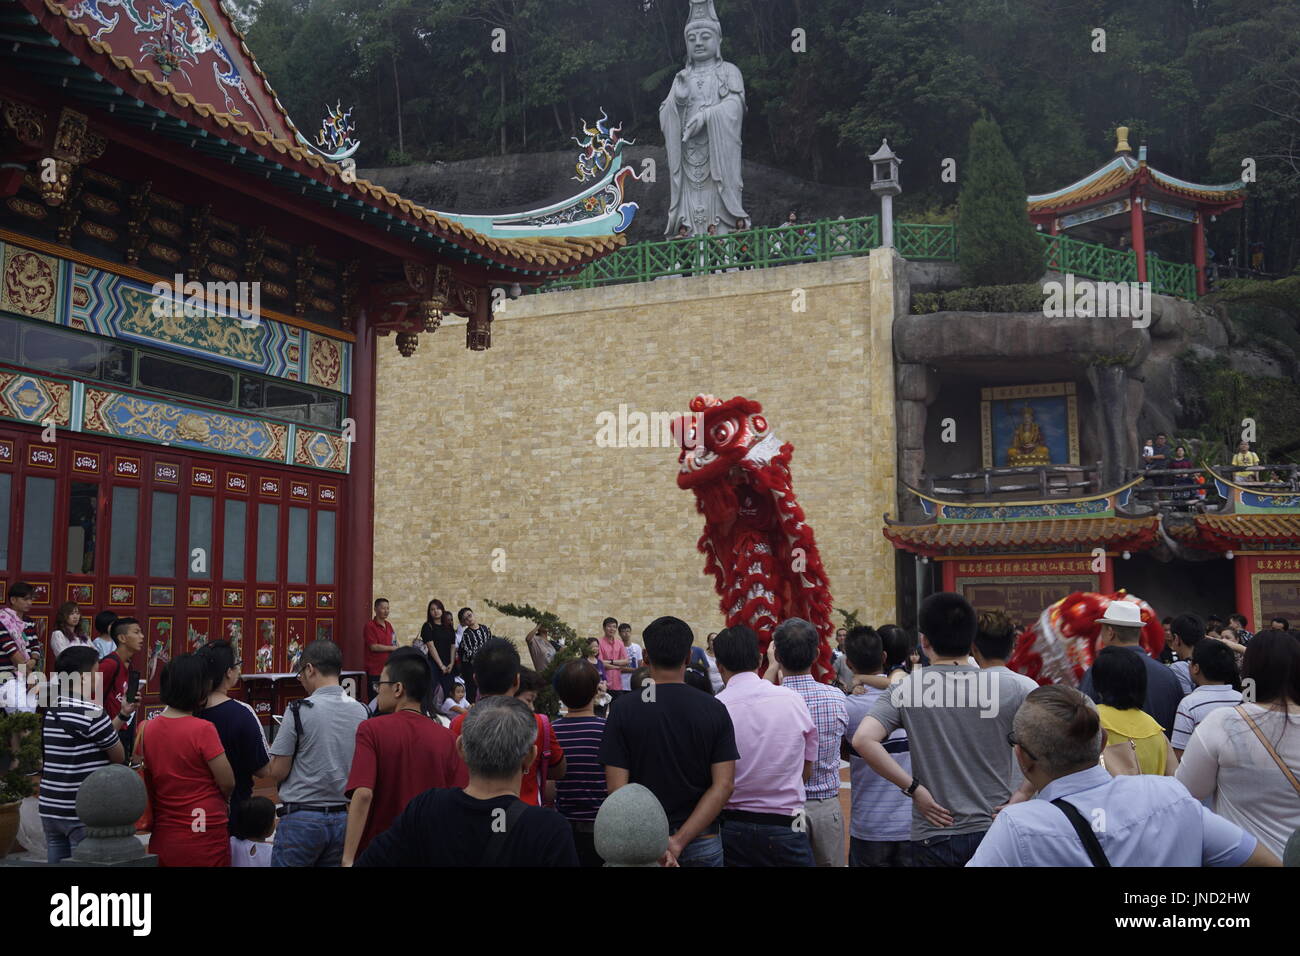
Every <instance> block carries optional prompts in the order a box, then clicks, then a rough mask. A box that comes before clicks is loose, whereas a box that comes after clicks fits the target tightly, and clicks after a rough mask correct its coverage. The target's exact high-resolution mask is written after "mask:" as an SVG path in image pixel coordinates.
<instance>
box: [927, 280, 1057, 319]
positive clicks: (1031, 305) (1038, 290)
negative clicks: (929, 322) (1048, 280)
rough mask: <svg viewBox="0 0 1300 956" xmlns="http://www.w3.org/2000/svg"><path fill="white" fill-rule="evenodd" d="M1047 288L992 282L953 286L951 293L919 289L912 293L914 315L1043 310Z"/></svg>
mask: <svg viewBox="0 0 1300 956" xmlns="http://www.w3.org/2000/svg"><path fill="white" fill-rule="evenodd" d="M1042 311H1043V289H1042V287H1041V286H1039V285H1038V284H1037V283H1033V282H1029V283H1024V284H1021V285H992V286H977V287H973V288H964V289H953V290H951V291H949V292H917V293H914V294H913V295H912V314H913V315H926V314H927V313H930V312H1042Z"/></svg>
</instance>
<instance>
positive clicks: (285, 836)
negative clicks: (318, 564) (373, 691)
mask: <svg viewBox="0 0 1300 956" xmlns="http://www.w3.org/2000/svg"><path fill="white" fill-rule="evenodd" d="M342 670H343V653H342V652H341V651H340V650H339V647H338V645H337V644H335V643H334V642H333V641H313V642H312V643H311V644H308V645H307V647H306V649H305V650H304V651H303V652H302V657H301V658H300V660H299V670H298V679H299V680H300V681H302V685H303V687H305V688H306V690H307V693H308V695H309V696H308V697H307V698H306V699H305V700H302V701H295V702H294V704H295V705H296V706H297V709H298V715H297V719H296V720H295V718H294V715H293V713H292V712H291V713H288V714H285V716H284V722H283V723H282V724H281V725H280V729H279V731H278V732H277V733H276V735H275V740H274V741H272V742H271V778H272V779H273V780H274V781H275V782H276V784H277V785H278V787H279V792H280V800H281V801H282V803H283V804H284V805H283V806H282V807H281V808H280V814H281V819H280V825H279V827H278V828H277V830H276V833H275V847H274V849H272V851H271V865H272V866H338V865H339V864H340V862H341V861H342V859H343V839H344V837H345V836H346V834H347V825H348V799H347V797H346V796H344V790H345V788H346V785H347V781H348V771H349V770H350V769H351V768H352V751H353V749H354V748H355V747H356V742H357V727H358V725H360V723H361V722H362V721H363V720H365V719H366V717H367V715H368V714H367V711H366V708H365V705H364V704H362V703H361V702H360V701H358V700H357V699H356V698H354V697H351V696H349V695H348V694H347V693H346V692H345V691H344V690H343V687H342V686H341V685H340V684H339V674H340V673H341V672H342ZM300 723H301V728H302V732H301V735H300V734H299V732H298V731H299V724H300Z"/></svg>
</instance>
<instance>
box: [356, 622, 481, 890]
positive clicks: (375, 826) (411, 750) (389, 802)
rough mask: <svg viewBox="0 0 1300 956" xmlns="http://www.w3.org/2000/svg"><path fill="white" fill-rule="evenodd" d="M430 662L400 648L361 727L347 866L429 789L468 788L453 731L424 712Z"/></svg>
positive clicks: (415, 653)
mask: <svg viewBox="0 0 1300 956" xmlns="http://www.w3.org/2000/svg"><path fill="white" fill-rule="evenodd" d="M432 680H433V678H432V674H431V673H430V670H429V662H428V659H427V658H425V657H423V656H422V655H421V654H420V653H419V652H418V651H415V650H412V649H410V648H402V649H400V650H399V651H397V652H396V653H394V654H393V655H392V656H391V657H389V659H388V663H387V664H386V665H384V669H383V671H382V674H381V678H380V681H379V701H378V710H379V713H380V714H381V715H383V716H380V717H375V718H373V719H371V720H363V721H362V722H361V723H360V724H359V725H358V726H357V744H356V749H355V750H354V751H353V754H352V770H351V772H350V773H349V774H348V782H347V786H346V788H345V792H346V793H347V795H348V797H349V803H348V829H347V836H346V837H345V838H344V841H343V865H344V866H351V865H352V862H353V861H354V860H355V859H356V858H357V856H358V855H359V854H360V853H361V852H362V851H364V850H365V848H366V847H367V846H369V845H370V841H371V840H373V839H374V838H375V837H376V836H378V835H379V834H380V833H383V832H384V831H385V830H387V829H388V827H389V826H390V825H391V824H392V822H393V821H394V820H395V819H397V815H398V814H400V813H401V812H402V810H403V809H405V807H406V805H407V804H408V803H410V802H411V800H413V799H414V798H415V797H417V796H419V795H420V794H422V793H424V791H426V790H433V789H446V788H455V787H464V786H467V785H468V784H469V772H468V771H467V770H466V768H465V762H464V761H463V760H461V758H460V754H459V753H457V752H456V738H455V737H454V736H453V735H452V733H451V731H449V730H447V729H446V728H445V727H443V726H442V724H440V723H438V721H437V720H436V719H435V718H433V717H429V716H426V715H425V714H424V712H423V709H422V705H421V701H423V700H424V698H425V696H426V695H427V694H428V693H429V690H430V688H431V687H432Z"/></svg>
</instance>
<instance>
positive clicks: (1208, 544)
mask: <svg viewBox="0 0 1300 956" xmlns="http://www.w3.org/2000/svg"><path fill="white" fill-rule="evenodd" d="M1169 533H1170V536H1171V537H1174V538H1176V539H1180V540H1181V541H1182V543H1184V544H1187V545H1190V546H1191V547H1194V548H1204V549H1206V550H1210V551H1231V550H1233V549H1237V550H1247V549H1249V548H1250V547H1252V546H1258V545H1263V544H1272V545H1277V544H1282V545H1289V546H1291V547H1292V548H1300V514H1287V513H1280V514H1231V515H1197V516H1196V517H1195V519H1194V521H1193V522H1192V523H1190V524H1185V525H1182V526H1180V527H1177V528H1170V529H1169Z"/></svg>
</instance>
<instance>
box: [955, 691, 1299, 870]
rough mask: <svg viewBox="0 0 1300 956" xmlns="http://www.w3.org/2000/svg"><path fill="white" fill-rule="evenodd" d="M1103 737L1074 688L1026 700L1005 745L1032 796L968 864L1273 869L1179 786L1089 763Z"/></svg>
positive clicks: (1271, 861)
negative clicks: (1114, 774) (1009, 744)
mask: <svg viewBox="0 0 1300 956" xmlns="http://www.w3.org/2000/svg"><path fill="white" fill-rule="evenodd" d="M1104 736H1105V734H1104V733H1103V732H1102V729H1101V721H1100V719H1099V718H1098V715H1097V711H1096V709H1095V708H1094V707H1093V705H1092V704H1091V703H1090V702H1089V701H1088V700H1087V698H1085V697H1084V696H1083V695H1082V694H1081V693H1079V692H1078V691H1077V690H1075V689H1074V688H1073V687H1066V686H1065V685H1064V684H1053V685H1051V686H1048V687H1040V688H1039V689H1038V690H1036V691H1034V692H1033V693H1031V694H1030V695H1029V696H1028V697H1026V698H1025V701H1024V703H1023V704H1022V705H1021V706H1020V708H1019V710H1018V711H1017V712H1016V716H1015V721H1014V725H1013V727H1012V732H1011V740H1012V742H1013V743H1014V744H1015V755H1016V760H1017V761H1018V762H1019V764H1020V768H1021V770H1022V771H1023V773H1024V775H1025V778H1026V779H1027V780H1028V781H1029V783H1030V784H1032V785H1033V787H1034V789H1035V790H1036V791H1037V795H1036V796H1035V797H1033V798H1032V799H1029V800H1026V801H1023V802H1020V803H1013V804H1011V805H1010V806H1007V807H1006V808H1004V809H1003V810H1002V811H1001V812H1000V813H999V814H998V815H997V817H996V818H995V819H994V821H993V826H992V827H990V828H989V830H988V832H987V833H986V834H985V835H984V839H983V840H982V841H981V842H980V845H979V847H978V849H976V851H975V853H974V855H973V856H972V857H971V859H970V861H969V862H968V863H967V864H966V865H967V866H972V867H978V866H1035V867H1046V866H1053V867H1059V866H1088V865H1089V864H1091V865H1093V866H1116V867H1118V866H1178V867H1192V866H1223V867H1235V866H1280V865H1281V864H1280V862H1279V861H1278V858H1277V856H1276V855H1275V854H1273V853H1271V852H1270V851H1269V850H1268V849H1267V848H1266V847H1265V846H1264V844H1263V843H1262V842H1261V841H1260V840H1259V839H1257V838H1256V837H1255V836H1254V835H1253V834H1251V833H1249V832H1247V831H1246V830H1245V829H1243V828H1242V827H1241V826H1240V825H1238V824H1236V823H1232V822H1230V821H1228V820H1225V819H1223V818H1222V817H1220V816H1218V815H1216V814H1214V813H1212V812H1210V811H1209V810H1208V809H1206V808H1205V807H1204V806H1202V805H1201V804H1199V803H1197V802H1196V800H1195V799H1194V798H1193V796H1192V794H1190V793H1188V792H1187V788H1186V787H1184V786H1183V785H1182V784H1180V783H1179V782H1178V781H1177V780H1174V779H1173V778H1171V777H1159V776H1156V775H1154V774H1138V775H1135V776H1118V777H1112V776H1111V775H1110V774H1109V773H1107V772H1106V771H1105V770H1104V769H1103V768H1102V767H1100V766H1099V765H1098V763H1097V758H1098V755H1099V754H1100V753H1101V747H1102V742H1103V738H1104ZM1180 770H1181V768H1180ZM1096 821H1105V825H1104V826H1098V825H1097V823H1096Z"/></svg>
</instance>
